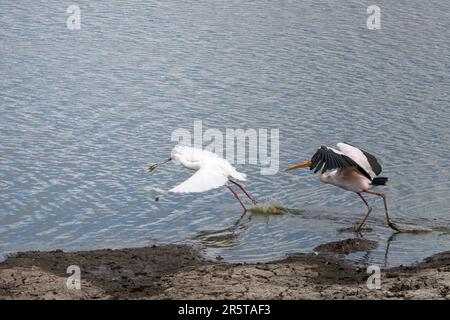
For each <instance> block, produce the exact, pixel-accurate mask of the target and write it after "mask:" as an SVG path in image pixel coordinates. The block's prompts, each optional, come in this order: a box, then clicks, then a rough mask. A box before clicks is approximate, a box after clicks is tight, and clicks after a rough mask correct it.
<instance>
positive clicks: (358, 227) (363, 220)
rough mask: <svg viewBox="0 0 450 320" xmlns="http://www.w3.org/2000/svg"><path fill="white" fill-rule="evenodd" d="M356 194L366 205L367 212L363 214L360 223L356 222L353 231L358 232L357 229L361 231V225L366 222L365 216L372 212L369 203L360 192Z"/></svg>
mask: <svg viewBox="0 0 450 320" xmlns="http://www.w3.org/2000/svg"><path fill="white" fill-rule="evenodd" d="M357 194H358V196H359V197H360V198H361V199H362V201H364V203H365V204H366V206H367V214H366V215H365V217H364V219H362V221H361V223H359V224H358V226H357V227H356V230H355V231H357V232H359V231H361V229H362V227H363V226H364V224H365V223H366V220H367V218H368V217H369V215H370V213H371V212H372V207H371V206H370V204H369V203H368V202H367V200H366V199H365V198H364V197H363V196H362V194H361V193H360V192H357Z"/></svg>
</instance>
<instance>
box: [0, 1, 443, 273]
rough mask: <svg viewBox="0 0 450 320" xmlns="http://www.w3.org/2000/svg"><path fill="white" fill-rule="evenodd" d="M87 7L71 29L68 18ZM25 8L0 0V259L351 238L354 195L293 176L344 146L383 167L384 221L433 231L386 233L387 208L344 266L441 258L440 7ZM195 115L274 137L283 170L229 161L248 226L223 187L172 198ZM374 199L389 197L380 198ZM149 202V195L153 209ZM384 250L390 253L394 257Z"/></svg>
mask: <svg viewBox="0 0 450 320" xmlns="http://www.w3.org/2000/svg"><path fill="white" fill-rule="evenodd" d="M71 4H78V5H79V6H80V8H81V29H80V30H69V29H68V28H67V27H66V19H67V17H68V15H67V14H66V9H67V7H68V6H69V5H71ZM371 4H373V3H372V1H361V0H359V1H358V0H351V1H345V2H342V3H340V4H339V6H336V5H335V1H317V0H308V1H283V0H282V1H276V2H273V1H249V2H247V1H246V2H243V1H234V0H232V1H197V0H196V1H171V0H168V1H129V2H125V1H95V3H94V2H92V1H82V0H79V1H76V3H73V1H62V2H61V1H20V2H6V1H3V2H1V3H0V12H1V13H0V16H1V19H0V26H1V27H0V75H1V76H0V108H1V109H0V110H1V114H0V254H4V253H9V252H15V251H18V250H21V251H23V250H34V249H40V250H44V249H63V250H78V249H93V248H106V247H110V248H120V247H130V246H133V247H137V246H144V245H149V244H154V243H193V244H196V245H199V246H201V247H202V248H204V250H205V253H206V254H207V255H208V256H209V257H216V256H218V255H220V256H222V257H223V258H225V260H228V261H264V260H272V259H276V258H281V257H284V256H285V255H286V254H289V253H295V252H311V251H312V249H313V248H314V247H316V246H318V245H320V244H323V243H326V242H330V241H335V240H343V239H346V238H349V237H354V235H353V234H351V233H339V232H338V231H337V230H338V229H339V228H345V227H349V226H351V225H352V224H353V223H354V222H355V221H357V220H358V219H360V218H362V216H363V215H364V214H365V211H366V209H365V207H364V204H363V203H362V202H361V201H360V199H359V198H358V197H357V196H356V195H355V194H352V193H349V192H345V191H342V190H340V189H337V188H334V187H332V186H327V185H323V184H321V183H320V182H319V181H318V178H317V177H316V176H314V175H313V174H311V173H310V172H308V171H301V170H297V171H293V172H292V173H289V174H287V173H285V172H283V170H282V169H284V168H285V167H286V166H288V165H292V164H294V163H298V162H300V161H304V160H307V159H309V158H310V156H311V155H312V153H313V152H314V151H315V150H316V148H317V147H319V146H320V145H321V144H326V145H334V144H335V143H337V142H339V141H347V142H349V143H352V144H354V145H358V146H363V147H364V148H365V149H367V150H369V151H372V152H373V153H374V154H376V155H377V157H378V158H379V159H380V161H381V163H382V164H383V168H384V170H383V175H384V176H388V177H389V178H390V180H389V186H387V187H385V188H383V190H384V191H385V192H386V193H387V195H388V201H389V206H390V213H391V215H392V217H393V219H394V220H395V221H397V222H399V223H409V224H417V225H422V226H427V227H431V228H434V229H435V231H434V232H432V233H428V234H420V235H413V234H400V235H397V236H395V237H393V238H391V235H392V231H391V230H390V229H389V228H387V227H386V225H385V221H384V215H383V210H382V202H381V201H380V200H379V199H377V198H373V197H370V201H371V202H372V203H373V205H374V208H375V210H374V212H373V215H372V217H371V218H370V219H369V222H368V223H369V226H370V227H372V228H373V231H372V232H368V233H366V234H365V237H366V238H367V239H371V240H377V241H378V242H379V246H378V248H377V249H375V250H373V251H371V252H369V253H365V252H364V253H357V254H353V255H351V256H350V258H351V259H354V260H356V261H361V262H367V263H377V264H387V265H398V264H409V263H414V262H415V261H418V260H421V259H422V258H424V257H426V256H429V255H431V254H434V253H437V252H440V251H443V250H450V234H449V232H448V228H449V227H450V199H449V194H450V193H449V190H450V173H449V170H448V165H449V161H450V148H449V140H450V139H449V138H450V129H449V126H450V110H449V106H450V79H449V73H450V2H448V1H446V0H436V1H426V2H424V1H418V0H413V1H407V2H405V1H401V2H400V1H399V2H397V1H395V2H394V1H381V0H380V1H377V3H376V4H377V5H378V6H380V7H381V27H382V28H381V30H368V29H367V27H366V19H367V17H368V14H367V13H366V9H367V7H368V6H369V5H371ZM194 120H202V121H203V126H204V128H205V129H207V128H216V129H218V130H220V131H221V132H225V130H226V128H241V129H249V128H253V129H259V128H267V129H271V128H278V129H279V130H280V138H279V143H280V169H281V170H280V172H279V173H277V174H276V175H272V176H263V175H261V174H260V167H259V166H258V165H248V164H247V165H237V168H238V169H239V170H240V171H242V172H245V173H247V174H248V177H249V179H248V182H247V183H246V186H247V189H248V190H249V191H250V192H251V193H252V194H253V195H254V196H255V197H256V198H257V199H258V200H260V201H261V202H267V201H279V202H281V203H283V204H284V205H285V206H286V207H289V208H294V209H296V210H294V212H292V213H288V214H284V215H271V216H267V215H266V216H261V215H252V216H251V219H248V218H246V219H244V220H243V221H242V222H241V224H240V225H239V226H238V227H237V228H236V229H235V230H234V231H230V230H226V229H227V228H228V227H230V226H232V225H233V224H234V222H235V221H236V220H237V219H238V217H239V216H240V214H241V209H240V207H239V205H238V204H237V203H236V201H234V199H233V198H232V195H231V194H230V193H229V192H228V190H226V188H221V189H216V190H212V191H209V192H207V193H204V194H193V195H191V194H190V195H177V194H168V193H166V190H168V189H170V188H171V187H173V186H175V185H176V184H178V183H179V182H181V181H183V180H184V179H186V178H188V177H189V175H190V174H191V173H190V172H187V170H185V169H183V168H181V167H180V166H175V165H173V164H168V165H166V166H165V167H161V168H159V169H158V170H156V171H155V172H154V173H153V174H152V175H149V176H145V175H144V172H145V168H146V167H147V165H148V164H149V163H151V162H155V161H159V160H162V159H166V158H167V157H168V155H169V154H170V151H171V149H172V148H173V146H174V145H175V144H174V142H172V141H171V133H172V132H173V131H174V130H175V129H177V128H185V129H187V130H190V131H192V130H193V124H194ZM379 190H381V189H379ZM156 197H159V201H155V198H156ZM387 249H389V250H387Z"/></svg>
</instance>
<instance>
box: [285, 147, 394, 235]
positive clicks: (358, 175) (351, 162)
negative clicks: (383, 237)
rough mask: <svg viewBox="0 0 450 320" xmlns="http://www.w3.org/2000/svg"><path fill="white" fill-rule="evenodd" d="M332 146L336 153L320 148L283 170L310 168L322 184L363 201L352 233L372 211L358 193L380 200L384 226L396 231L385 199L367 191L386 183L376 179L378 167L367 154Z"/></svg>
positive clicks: (381, 179)
mask: <svg viewBox="0 0 450 320" xmlns="http://www.w3.org/2000/svg"><path fill="white" fill-rule="evenodd" d="M336 146H337V148H338V150H336V149H334V148H330V147H326V146H321V147H320V148H319V149H318V150H317V151H316V153H315V154H314V155H313V156H312V158H311V160H309V161H306V162H304V163H301V164H297V165H294V166H290V167H288V168H287V169H286V170H292V169H297V168H310V170H314V173H317V172H318V173H319V179H320V181H322V182H323V183H328V184H332V185H334V186H336V187H339V188H342V189H345V190H348V191H353V192H356V193H357V194H358V195H359V197H360V198H361V199H362V200H363V201H364V203H365V205H366V206H367V209H368V211H367V214H366V215H365V216H364V219H363V220H362V221H361V222H360V223H358V224H357V225H356V226H355V231H360V230H361V229H362V227H363V226H364V224H365V222H366V220H367V218H368V217H369V215H370V213H371V212H372V207H371V206H370V204H369V203H368V202H367V200H366V199H365V198H364V197H363V195H362V193H368V194H373V195H377V196H379V197H381V198H383V203H384V212H385V215H386V221H387V224H388V226H389V227H391V228H392V229H394V230H396V231H399V229H398V226H397V225H396V224H395V223H393V222H392V220H391V219H390V218H389V214H388V208H387V201H386V195H385V194H384V193H381V192H374V191H370V189H372V188H373V187H375V186H384V185H385V184H386V182H387V180H388V178H386V177H379V176H378V175H379V174H380V173H381V170H382V168H381V165H380V163H379V162H378V161H377V159H376V158H375V157H374V156H373V155H371V154H370V153H368V152H367V151H364V150H362V149H359V148H356V147H354V146H352V145H350V144H346V143H342V142H341V143H338V144H337V145H336Z"/></svg>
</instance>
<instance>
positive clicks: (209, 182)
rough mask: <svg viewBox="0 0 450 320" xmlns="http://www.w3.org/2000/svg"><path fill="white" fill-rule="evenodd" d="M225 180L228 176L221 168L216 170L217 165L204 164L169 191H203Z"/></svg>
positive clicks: (213, 187) (221, 184) (221, 183)
mask: <svg viewBox="0 0 450 320" xmlns="http://www.w3.org/2000/svg"><path fill="white" fill-rule="evenodd" d="M227 181H228V177H226V176H225V175H224V174H223V172H221V170H217V167H215V166H211V165H204V166H203V167H201V168H200V169H199V170H198V171H196V172H195V173H194V174H193V175H192V176H191V177H190V178H189V179H187V180H186V181H184V182H182V183H180V184H179V185H178V186H176V187H175V188H172V189H170V190H169V192H178V193H188V192H203V191H207V190H211V189H215V188H218V187H220V186H223V185H224V184H225V183H227Z"/></svg>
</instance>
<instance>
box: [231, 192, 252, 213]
mask: <svg viewBox="0 0 450 320" xmlns="http://www.w3.org/2000/svg"><path fill="white" fill-rule="evenodd" d="M227 188H228V189H229V190H230V191H231V193H232V194H233V196H234V197H235V198H236V199H237V201H239V203H240V204H241V206H242V208H244V213H245V212H246V211H247V208H246V207H245V206H244V204H243V203H242V201H241V199H239V196H238V195H237V193H236V191H234V190H233V189H232V188H231V187H230V186H227Z"/></svg>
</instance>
